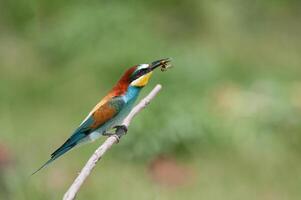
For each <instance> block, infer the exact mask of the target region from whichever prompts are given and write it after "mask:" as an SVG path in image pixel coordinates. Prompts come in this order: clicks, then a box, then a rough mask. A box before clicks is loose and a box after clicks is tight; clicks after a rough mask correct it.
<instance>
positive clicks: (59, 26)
mask: <svg viewBox="0 0 301 200" xmlns="http://www.w3.org/2000/svg"><path fill="white" fill-rule="evenodd" d="M300 8H301V3H300V1H297V0H286V1H284V0H282V1H281V0H264V1H254V0H253V1H251V0H244V1H239V0H230V1H221V0H218V1H209V0H201V1H196V0H195V1H193V0H191V1H180V0H173V1H172V0H166V1H158V0H155V1H136V0H130V1H120V0H117V1H89V2H85V1H58V0H54V1H45V0H42V1H33V0H29V1H24V0H13V1H0V43H1V45H0V94H1V95H0V110H1V112H0V126H1V128H2V131H1V133H0V138H1V140H0V142H1V143H4V144H6V145H7V146H8V148H9V149H10V150H11V151H12V153H11V155H13V156H14V158H13V159H14V160H15V162H14V163H15V166H14V167H10V168H9V169H6V170H7V171H5V173H2V172H1V174H0V177H1V180H0V182H1V185H2V184H6V186H5V187H6V188H8V189H6V190H8V194H5V195H9V196H10V197H7V196H5V199H58V198H61V196H62V193H63V192H64V190H65V189H66V188H67V186H68V184H69V183H70V182H71V180H72V179H73V177H74V176H75V174H76V172H77V171H78V170H79V169H80V168H81V166H82V165H83V163H84V162H85V161H86V159H87V158H88V157H89V155H90V154H91V152H92V151H93V150H94V149H95V148H96V147H97V145H99V143H100V142H95V143H94V144H90V145H86V146H84V147H81V148H79V149H76V150H74V151H73V152H71V153H70V154H68V155H66V156H65V157H64V158H63V159H61V160H59V161H57V162H56V163H55V164H53V165H52V166H50V167H49V169H46V170H44V171H42V172H41V173H40V174H38V175H37V176H35V177H32V178H30V180H28V179H27V176H28V174H30V172H31V171H33V170H34V169H35V168H36V167H37V166H38V165H39V164H40V163H42V162H43V161H45V160H46V159H47V158H48V157H47V156H48V155H49V154H50V153H51V152H52V151H53V150H55V148H56V147H57V146H59V145H60V144H61V143H62V142H63V141H64V140H65V139H66V138H67V137H68V136H69V134H70V133H71V132H72V131H73V129H74V128H75V127H76V126H77V125H78V124H79V123H80V122H81V120H82V119H83V118H84V117H85V114H86V113H87V112H88V111H89V109H90V108H91V107H92V106H93V105H94V104H95V103H96V102H97V100H98V99H100V98H101V97H102V96H103V95H105V94H106V92H107V91H108V90H109V89H110V87H112V85H113V84H114V83H115V82H116V81H117V80H118V78H119V76H121V74H122V73H123V71H124V70H125V69H126V68H127V67H129V66H132V65H134V64H138V63H146V62H151V61H153V60H156V59H159V58H164V57H172V58H173V64H174V66H175V67H174V68H173V69H172V70H169V71H168V72H166V73H159V72H156V73H155V75H154V77H153V78H152V80H151V83H150V84H149V85H148V87H146V88H145V89H144V92H143V94H142V95H141V96H143V95H144V94H146V93H147V92H148V91H150V90H151V88H152V87H153V86H154V85H155V84H156V83H161V84H162V85H163V90H162V92H160V94H159V96H158V97H157V98H156V99H155V100H154V101H153V102H152V104H151V105H150V107H149V108H148V109H146V110H145V111H144V112H143V113H141V114H140V115H139V116H138V117H137V118H136V119H135V120H134V121H133V123H132V125H131V127H130V131H129V134H128V135H127V136H126V137H124V138H123V140H122V142H121V143H120V144H119V145H117V146H116V147H114V148H113V149H112V151H110V152H109V153H108V155H107V156H106V157H105V160H104V162H102V163H101V165H100V166H98V167H97V169H96V170H95V171H94V174H93V177H91V178H90V179H89V181H88V182H87V183H86V185H85V186H84V188H83V191H82V192H81V193H80V195H79V198H83V199H84V198H87V199H98V198H101V197H103V198H106V199H117V198H122V199H155V198H156V199H183V198H187V199H201V198H204V199H231V200H232V199H300V196H301V193H300V188H299V186H300V185H301V170H300V164H301V159H300V156H299V155H300V152H301V148H300V141H301V136H300V132H301V118H300V117H301V81H300V74H301V67H300V66H301V59H300V53H301V38H300V35H301V26H300V19H301V14H300ZM161 154H167V155H171V156H174V157H176V158H177V159H179V160H180V161H182V162H185V163H187V164H188V165H191V166H192V168H194V169H195V171H196V177H195V179H196V181H195V183H194V184H193V185H191V186H188V187H184V188H178V189H177V191H175V190H170V189H168V188H160V187H158V186H157V185H156V184H154V183H153V182H151V181H150V180H149V178H148V177H147V175H146V174H145V169H144V167H145V165H146V164H147V163H148V162H149V161H150V160H151V159H152V158H154V157H156V156H158V155H161ZM2 174H4V175H2ZM2 177H3V178H2ZM117 189H118V190H119V189H120V192H116V190H117ZM1 197H2V196H1V195H0V198H1ZM3 198H4V195H3Z"/></svg>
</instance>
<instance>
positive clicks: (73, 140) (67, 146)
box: [31, 132, 86, 175]
mask: <svg viewBox="0 0 301 200" xmlns="http://www.w3.org/2000/svg"><path fill="white" fill-rule="evenodd" d="M85 137H86V134H84V133H81V132H78V133H75V134H73V135H72V136H71V137H70V138H69V139H68V140H67V141H66V142H65V143H64V144H63V145H62V146H60V147H59V148H58V149H57V150H55V151H54V152H53V153H52V154H51V158H50V159H49V160H48V161H47V162H46V163H44V164H43V165H42V166H41V167H40V168H38V169H37V170H36V171H35V172H33V173H32V174H31V175H34V174H36V173H37V172H38V171H40V170H41V169H43V168H44V167H46V166H47V165H49V164H50V163H51V162H52V161H54V160H56V159H57V158H59V157H60V156H62V155H63V154H65V153H66V152H68V151H69V150H71V149H72V148H73V147H74V146H76V145H77V144H79V143H80V142H81V140H82V139H83V138H85Z"/></svg>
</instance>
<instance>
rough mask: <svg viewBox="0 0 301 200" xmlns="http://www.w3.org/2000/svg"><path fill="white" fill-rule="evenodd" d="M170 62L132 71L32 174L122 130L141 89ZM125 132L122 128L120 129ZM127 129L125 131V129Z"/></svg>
mask: <svg viewBox="0 0 301 200" xmlns="http://www.w3.org/2000/svg"><path fill="white" fill-rule="evenodd" d="M169 62H170V59H168V58H167V59H161V60H157V61H154V62H152V63H150V64H140V65H136V66H133V67H131V68H129V69H128V70H127V71H126V72H125V73H124V74H123V76H122V77H121V78H120V80H119V81H118V82H117V84H116V85H115V86H114V87H113V88H112V90H111V91H110V92H109V93H108V94H107V95H106V96H105V97H104V98H103V99H102V100H101V101H100V102H99V103H98V104H97V105H96V106H95V107H94V108H93V109H92V111H91V112H90V113H89V114H88V116H87V117H86V118H85V119H84V121H83V122H82V123H81V124H80V125H79V127H78V128H77V129H76V130H75V131H74V133H73V134H72V135H71V136H70V137H69V138H68V139H67V140H66V141H65V143H64V144H63V145H62V146H60V147H59V148H58V149H57V150H55V151H54V152H53V153H52V154H51V158H50V159H49V160H48V161H47V162H46V163H45V164H44V165H42V166H41V167H40V168H39V169H38V170H36V171H35V172H34V173H33V174H35V173H37V172H38V171H40V170H41V169H42V168H44V167H45V166H46V165H48V164H49V163H51V162H52V161H54V160H56V159H57V158H58V157H60V156H62V155H63V154H65V153H66V152H68V151H69V150H71V149H72V148H73V147H75V146H77V145H79V144H83V143H87V142H93V141H95V140H96V139H97V138H99V137H100V136H102V135H106V132H107V131H109V130H110V129H113V128H114V127H116V128H118V127H120V124H121V123H122V121H123V119H124V118H125V117H126V116H127V115H128V114H129V112H130V111H131V109H132V108H133V105H134V102H135V100H136V99H137V97H138V95H139V92H140V91H141V89H142V88H143V87H144V86H145V85H147V83H148V81H149V79H150V77H151V76H152V73H153V70H154V69H156V68H158V67H166V65H167V64H168V63H169ZM121 128H122V126H121ZM123 128H124V127H123Z"/></svg>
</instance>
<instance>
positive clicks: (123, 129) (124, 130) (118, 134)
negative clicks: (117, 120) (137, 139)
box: [103, 125, 128, 143]
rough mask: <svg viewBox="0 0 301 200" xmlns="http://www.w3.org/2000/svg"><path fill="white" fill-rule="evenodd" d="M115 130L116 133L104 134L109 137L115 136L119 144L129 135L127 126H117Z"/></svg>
mask: <svg viewBox="0 0 301 200" xmlns="http://www.w3.org/2000/svg"><path fill="white" fill-rule="evenodd" d="M113 129H116V130H115V133H108V132H104V133H103V135H104V136H108V137H110V136H114V137H116V139H117V143H119V140H120V138H121V137H122V136H123V135H124V134H126V133H127V131H128V128H127V127H126V126H125V125H117V126H114V127H113Z"/></svg>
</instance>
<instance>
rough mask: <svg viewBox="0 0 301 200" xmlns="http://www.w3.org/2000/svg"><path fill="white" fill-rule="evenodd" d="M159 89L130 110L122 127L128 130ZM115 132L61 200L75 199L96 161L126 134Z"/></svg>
mask: <svg viewBox="0 0 301 200" xmlns="http://www.w3.org/2000/svg"><path fill="white" fill-rule="evenodd" d="M161 88H162V86H161V85H159V84H158V85H156V87H155V88H154V89H153V90H152V91H151V92H150V93H149V94H148V95H147V96H146V97H145V98H143V99H142V100H141V101H140V102H139V103H138V104H137V105H136V106H135V107H134V108H133V109H132V110H131V112H130V114H129V115H128V116H127V117H126V118H125V119H124V120H123V123H122V125H124V126H125V127H126V128H128V127H129V125H130V123H131V121H132V120H133V118H134V117H135V115H137V114H138V113H139V112H140V111H141V110H143V109H144V108H145V107H146V106H147V105H148V104H149V103H150V102H151V101H152V99H153V98H154V97H155V96H156V95H157V94H158V92H159V91H160V90H161ZM117 132H118V133H116V134H114V135H112V136H110V137H108V138H107V139H106V141H105V142H104V143H103V144H102V145H101V146H100V147H98V149H96V151H95V152H94V153H93V155H92V156H91V157H90V159H89V160H88V162H87V163H86V165H85V166H84V168H83V169H82V170H81V172H80V173H79V175H78V176H77V177H76V179H75V180H74V182H73V183H72V185H71V186H70V187H69V189H68V191H67V192H66V193H65V195H64V197H63V200H73V199H75V197H76V194H77V193H78V191H79V189H80V187H81V186H82V184H83V183H84V181H85V180H86V179H87V177H88V176H89V175H90V173H91V171H92V169H93V168H94V167H95V165H96V163H97V161H99V160H100V159H101V158H102V156H103V155H104V154H105V153H106V151H107V150H108V149H110V148H111V147H112V145H113V144H115V143H118V141H119V139H120V138H121V136H122V135H124V134H125V133H126V130H125V129H118V130H117Z"/></svg>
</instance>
